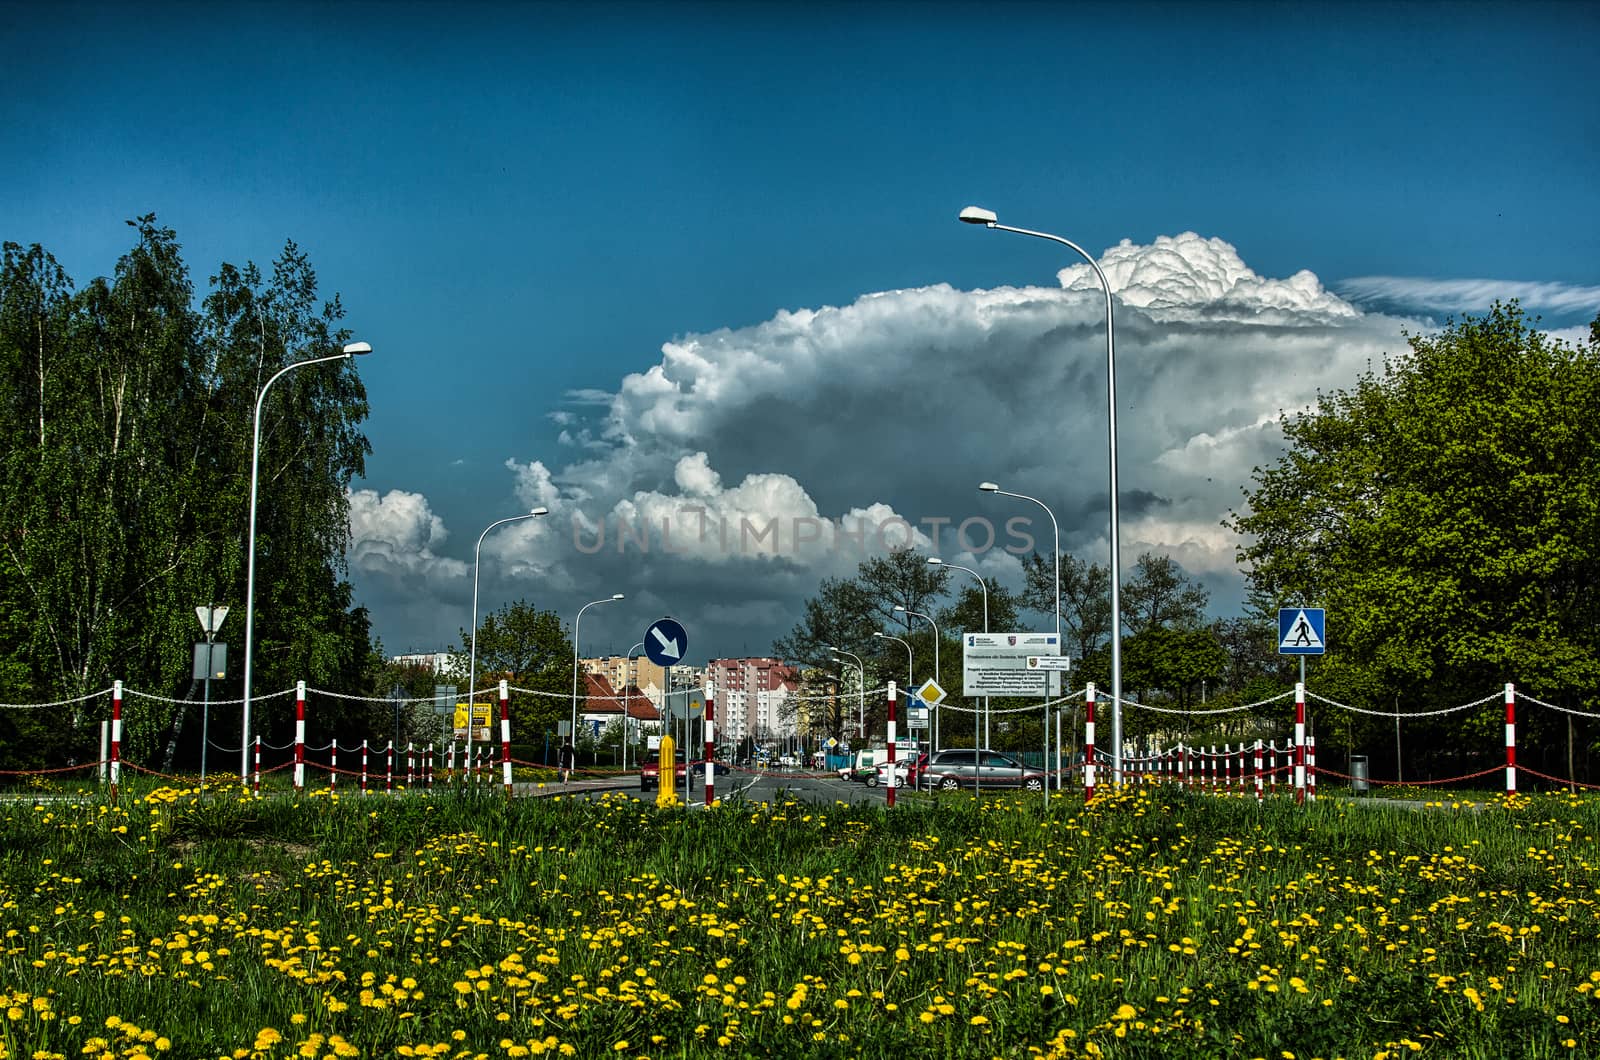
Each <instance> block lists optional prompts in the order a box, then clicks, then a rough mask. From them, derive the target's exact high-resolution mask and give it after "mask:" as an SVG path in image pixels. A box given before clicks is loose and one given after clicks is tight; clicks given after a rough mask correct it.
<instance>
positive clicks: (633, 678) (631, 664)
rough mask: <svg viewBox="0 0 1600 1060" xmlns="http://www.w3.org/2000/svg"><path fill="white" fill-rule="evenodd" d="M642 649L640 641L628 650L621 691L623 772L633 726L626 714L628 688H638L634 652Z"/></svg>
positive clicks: (630, 701) (636, 662)
mask: <svg viewBox="0 0 1600 1060" xmlns="http://www.w3.org/2000/svg"><path fill="white" fill-rule="evenodd" d="M643 647H644V641H642V640H641V641H640V642H639V643H637V644H635V645H634V646H633V647H631V648H629V649H628V685H627V687H625V688H623V690H622V769H623V772H627V769H628V729H629V727H630V726H631V725H632V724H633V721H632V719H631V717H630V716H629V714H628V706H629V704H630V703H632V702H633V697H632V696H631V695H630V694H629V692H628V688H637V687H639V656H637V655H635V654H634V652H636V651H638V650H639V649H640V648H643Z"/></svg>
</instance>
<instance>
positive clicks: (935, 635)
mask: <svg viewBox="0 0 1600 1060" xmlns="http://www.w3.org/2000/svg"><path fill="white" fill-rule="evenodd" d="M894 609H895V611H896V612H897V613H898V614H902V615H916V616H917V617H918V618H920V619H922V620H923V621H924V622H926V623H928V625H930V626H932V627H933V679H934V681H935V682H937V681H938V680H939V623H937V622H935V621H934V620H933V616H932V615H925V614H923V613H922V612H921V611H913V610H911V609H910V608H908V607H905V606H903V605H901V604H895V605H894ZM940 687H943V686H942V685H941V686H940ZM939 713H940V712H939V708H938V706H937V705H936V706H935V707H934V708H933V747H932V748H931V750H934V751H937V750H938V749H939Z"/></svg>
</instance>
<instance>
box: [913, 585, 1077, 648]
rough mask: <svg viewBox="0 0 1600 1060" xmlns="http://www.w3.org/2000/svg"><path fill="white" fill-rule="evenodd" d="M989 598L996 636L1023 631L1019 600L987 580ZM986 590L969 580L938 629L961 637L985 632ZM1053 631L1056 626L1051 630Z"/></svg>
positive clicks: (942, 616) (941, 614)
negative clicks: (1018, 614) (1018, 613)
mask: <svg viewBox="0 0 1600 1060" xmlns="http://www.w3.org/2000/svg"><path fill="white" fill-rule="evenodd" d="M983 584H984V586H985V587H986V589H987V591H988V594H989V599H988V609H987V613H988V623H989V624H988V629H989V630H991V631H992V632H995V633H1001V632H1011V631H1014V630H1017V629H1020V628H1022V627H1021V625H1020V622H1021V619H1019V618H1018V617H1017V611H1018V608H1017V597H1016V596H1015V595H1014V594H1013V593H1012V592H1011V590H1010V589H1007V588H1006V587H1005V586H1003V585H1001V584H1000V583H999V582H997V581H995V580H994V579H993V578H985V579H984V580H983ZM984 614H985V608H984V590H983V589H979V588H978V586H977V585H976V584H975V583H974V582H973V581H972V580H971V579H970V578H968V579H967V584H965V585H963V586H962V587H961V590H960V591H959V592H958V593H957V594H956V598H955V602H954V603H952V604H951V605H950V606H948V607H945V608H941V609H940V611H939V628H940V629H942V630H944V631H946V632H948V633H950V634H951V635H952V636H958V635H959V634H961V633H982V632H983V631H984V628H985V627H984ZM1051 628H1052V629H1054V627H1053V626H1052V627H1051Z"/></svg>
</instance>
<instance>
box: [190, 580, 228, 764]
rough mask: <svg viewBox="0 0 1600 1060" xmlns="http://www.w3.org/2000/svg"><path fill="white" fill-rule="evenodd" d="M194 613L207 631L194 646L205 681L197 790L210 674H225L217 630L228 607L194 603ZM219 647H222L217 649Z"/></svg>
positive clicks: (207, 743) (206, 736)
mask: <svg viewBox="0 0 1600 1060" xmlns="http://www.w3.org/2000/svg"><path fill="white" fill-rule="evenodd" d="M194 613H195V617H196V618H198V619H200V628H201V629H202V630H204V631H205V634H206V642H205V643H204V644H196V645H195V646H194V670H195V673H194V675H195V677H196V678H200V679H203V680H204V681H205V699H204V705H203V706H202V707H201V708H200V790H201V791H202V792H203V791H205V790H206V754H207V752H208V751H209V750H210V749H211V675H212V674H215V675H216V676H217V677H218V678H223V677H226V676H228V646H227V645H226V644H218V643H216V636H217V630H219V629H221V628H222V620H223V619H225V618H227V617H228V609H227V608H226V607H218V606H216V605H215V604H212V605H202V606H200V607H196V608H195V609H194ZM218 648H221V649H222V651H221V652H220V653H219V652H218V651H217V649H218ZM202 653H204V656H205V657H204V659H203V660H202V658H201V655H202ZM202 665H203V666H204V669H202ZM191 694H192V693H191Z"/></svg>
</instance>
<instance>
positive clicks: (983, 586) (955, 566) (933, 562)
mask: <svg viewBox="0 0 1600 1060" xmlns="http://www.w3.org/2000/svg"><path fill="white" fill-rule="evenodd" d="M928 565H929V566H931V567H949V568H950V569H951V570H964V571H966V572H967V573H968V574H970V575H972V576H973V577H974V578H976V579H978V588H979V589H980V590H982V591H983V631H984V632H985V633H987V632H989V583H988V582H986V581H984V580H983V575H981V574H979V573H978V572H977V571H975V570H973V569H972V568H971V567H963V566H962V565H961V564H959V563H946V562H945V561H944V560H942V559H940V558H939V557H938V556H929V557H928ZM1059 639H1060V638H1059V637H1058V638H1057V640H1059ZM991 717H993V714H992V713H991V711H990V710H989V697H988V696H984V697H983V746H985V747H991V746H993V744H991V743H990V739H989V720H990V718H991Z"/></svg>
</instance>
